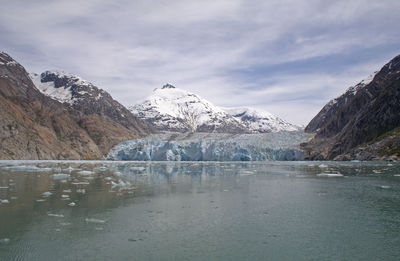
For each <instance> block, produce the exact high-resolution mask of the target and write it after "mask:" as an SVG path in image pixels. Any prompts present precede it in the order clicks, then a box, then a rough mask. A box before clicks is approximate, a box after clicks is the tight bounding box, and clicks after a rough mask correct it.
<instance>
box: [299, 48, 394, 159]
mask: <svg viewBox="0 0 400 261" xmlns="http://www.w3.org/2000/svg"><path fill="white" fill-rule="evenodd" d="M399 112H400V56H397V57H395V58H394V59H392V60H391V61H390V62H389V63H387V64H386V65H385V66H384V67H383V68H382V69H381V70H380V71H379V72H377V73H375V74H373V75H372V76H371V77H369V79H367V80H364V81H362V82H360V83H359V84H357V85H356V86H353V87H350V88H349V89H348V90H347V91H346V92H345V93H344V94H343V95H341V96H340V97H338V98H336V99H334V100H332V101H330V102H329V103H328V104H327V105H326V106H325V107H324V108H323V109H322V110H321V111H320V112H319V113H318V114H317V115H316V116H315V117H314V119H313V120H312V121H311V122H310V123H309V124H308V126H307V127H306V128H305V131H306V132H310V133H311V132H314V133H315V136H314V138H313V139H312V140H310V141H309V142H308V143H305V144H303V148H304V149H305V150H306V151H307V153H308V158H309V159H329V160H331V159H336V160H346V159H361V160H372V159H396V158H397V157H398V154H397V152H398V149H399V141H400V140H398V138H399V137H398V136H399V135H398V131H396V130H397V129H396V128H397V127H399V126H400V113H399Z"/></svg>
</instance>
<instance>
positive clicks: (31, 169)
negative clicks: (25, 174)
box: [2, 165, 53, 172]
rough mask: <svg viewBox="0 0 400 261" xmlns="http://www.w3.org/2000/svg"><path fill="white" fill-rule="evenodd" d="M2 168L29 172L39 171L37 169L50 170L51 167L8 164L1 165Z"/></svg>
mask: <svg viewBox="0 0 400 261" xmlns="http://www.w3.org/2000/svg"><path fill="white" fill-rule="evenodd" d="M2 168H4V169H8V170H11V171H29V172H39V171H44V172H47V171H52V170H53V169H52V168H39V167H37V166H26V165H18V166H9V167H2Z"/></svg>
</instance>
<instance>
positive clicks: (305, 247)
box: [0, 161, 400, 260]
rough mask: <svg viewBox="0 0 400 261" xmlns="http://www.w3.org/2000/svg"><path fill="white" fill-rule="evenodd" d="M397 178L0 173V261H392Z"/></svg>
mask: <svg viewBox="0 0 400 261" xmlns="http://www.w3.org/2000/svg"><path fill="white" fill-rule="evenodd" d="M327 174H328V175H327ZM399 174H400V165H399V164H395V163H360V162H347V163H338V162H257V163H234V162H226V163H224V162H219V163H217V162H214V163H201V162H186V163H175V162H169V163H168V162H167V163H165V162H164V163H156V162H153V163H145V162H136V163H135V162H101V161H99V162H79V161H76V162H73V161H71V162H68V161H64V162H62V161H59V162H58V161H56V162H54V161H53V162H40V161H34V162H32V161H27V162H24V161H0V199H1V204H0V225H1V227H0V260H398V258H399V255H400V175H399Z"/></svg>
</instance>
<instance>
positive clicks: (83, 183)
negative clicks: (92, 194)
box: [71, 181, 90, 185]
mask: <svg viewBox="0 0 400 261" xmlns="http://www.w3.org/2000/svg"><path fill="white" fill-rule="evenodd" d="M71 184H72V185H89V184H90V183H89V182H86V181H82V182H72V183H71Z"/></svg>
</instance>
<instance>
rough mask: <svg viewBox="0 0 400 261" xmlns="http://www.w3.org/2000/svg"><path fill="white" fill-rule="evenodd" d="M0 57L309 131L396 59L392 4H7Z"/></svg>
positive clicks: (119, 93) (16, 0) (130, 95)
mask: <svg viewBox="0 0 400 261" xmlns="http://www.w3.org/2000/svg"><path fill="white" fill-rule="evenodd" d="M2 8H3V12H2V15H1V16H0V33H1V41H0V49H1V50H3V51H5V52H8V53H9V54H10V55H12V56H13V57H14V58H16V59H17V60H18V61H19V62H21V63H22V64H23V65H24V66H25V67H26V68H27V70H29V71H34V72H41V71H44V70H47V69H59V70H65V71H68V72H72V73H75V74H78V75H80V76H82V77H84V78H86V79H87V80H90V81H92V82H93V83H94V84H96V85H97V86H99V87H100V88H103V89H105V90H107V91H109V92H110V93H111V94H112V95H113V96H114V97H115V98H116V99H118V100H120V101H121V102H122V103H124V104H126V105H131V104H134V103H136V102H137V101H138V100H139V99H142V98H144V97H145V96H146V95H148V94H149V93H150V92H151V91H152V90H153V89H154V88H157V87H161V86H162V85H163V84H164V83H166V82H169V83H171V84H173V85H175V86H177V87H179V88H182V89H186V90H189V91H192V92H195V93H197V94H199V95H201V96H203V97H204V98H207V99H208V100H210V101H212V102H214V103H215V104H216V105H220V106H253V107H258V108H263V109H266V110H268V111H270V112H272V113H274V114H276V115H278V116H280V117H282V118H284V119H286V120H288V121H290V122H293V123H297V124H299V123H300V124H306V123H307V122H308V121H309V120H310V119H311V118H312V117H313V116H314V115H315V114H316V113H317V112H318V111H319V109H320V108H321V107H322V106H323V105H324V104H325V103H326V102H327V101H328V100H329V99H331V98H333V97H335V96H337V95H339V94H340V93H341V92H343V91H344V90H345V89H346V88H347V87H349V86H350V85H354V84H356V83H357V82H358V81H360V80H362V79H363V78H365V77H366V76H368V75H369V74H370V73H372V72H373V71H375V70H377V69H379V68H380V67H381V66H382V65H383V64H384V63H386V62H387V61H388V60H390V59H391V58H392V57H394V56H395V55H397V54H399V53H400V48H399V46H400V31H399V30H397V26H398V24H399V22H400V16H399V15H398V14H399V13H400V2H399V1H391V0H386V1H385V0H382V1H369V0H355V1H347V0H346V1H342V0H338V1H330V2H329V1H317V0H307V1H306V0H303V1H299V0H296V1H290V0H279V1H278V0H276V1H275V0H271V1H256V0H254V1H239V0H229V1H219V0H212V1H211V0H204V1H188V0H186V1H152V0H145V1H141V0H137V1H126V0H122V1H104V0H86V1H75V0H58V1H43V0H42V1H29V0H13V1H10V0H5V1H3V4H2Z"/></svg>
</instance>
